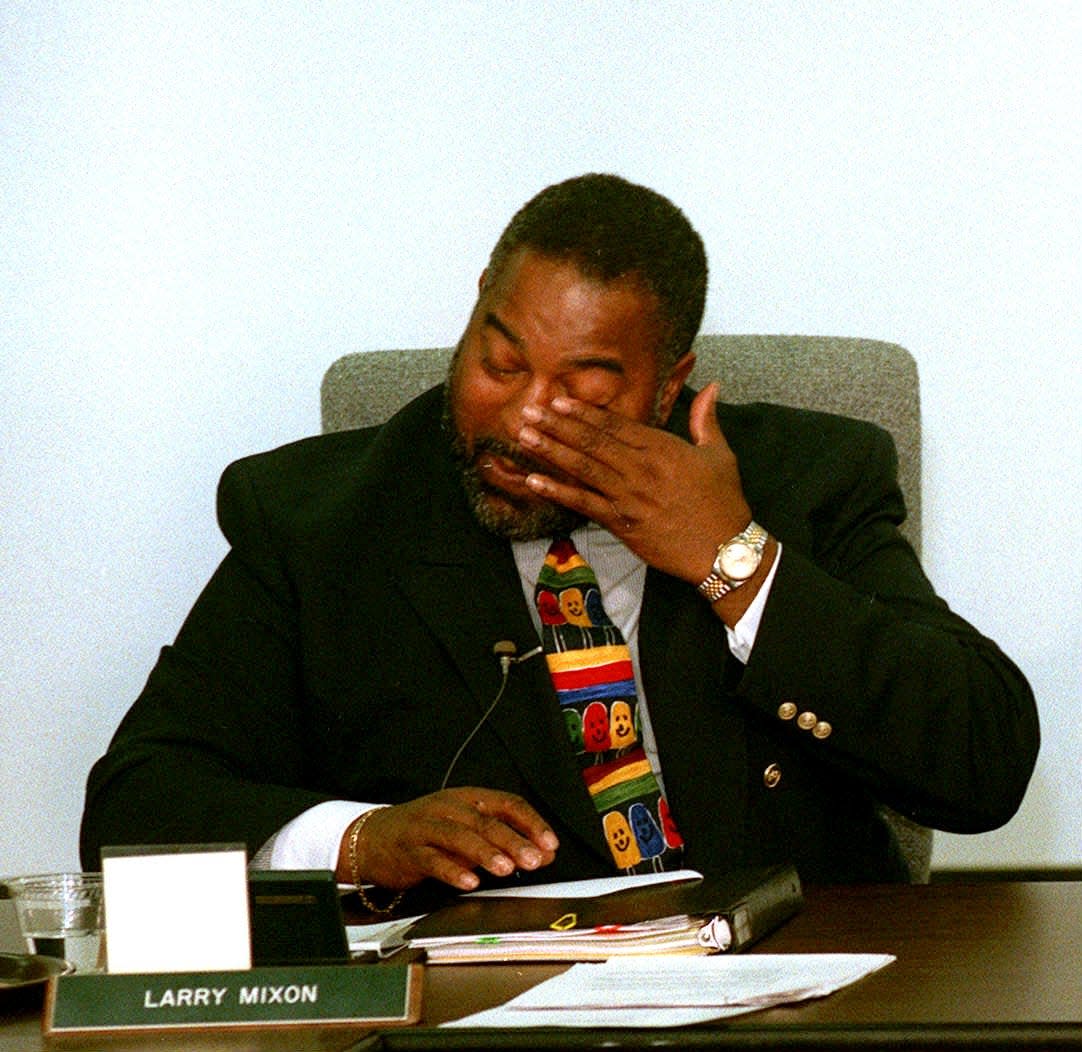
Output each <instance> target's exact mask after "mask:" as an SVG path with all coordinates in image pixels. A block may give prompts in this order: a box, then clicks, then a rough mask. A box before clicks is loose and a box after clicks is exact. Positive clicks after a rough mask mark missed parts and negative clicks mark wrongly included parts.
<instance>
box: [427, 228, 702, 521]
mask: <svg viewBox="0 0 1082 1052" xmlns="http://www.w3.org/2000/svg"><path fill="white" fill-rule="evenodd" d="M662 335H663V329H662V325H661V322H660V320H659V318H658V311H657V307H656V299H655V297H654V296H653V294H652V293H650V292H649V291H647V290H646V289H644V288H642V287H641V286H640V285H639V284H638V283H636V282H635V281H633V280H627V279H621V280H618V281H615V282H612V283H609V284H599V283H598V282H595V281H593V280H591V279H589V278H586V277H583V275H582V274H580V273H579V270H578V268H577V267H576V266H575V265H574V264H572V263H567V262H562V261H560V260H555V259H550V258H548V257H546V256H542V255H539V254H537V253H535V252H532V251H530V250H528V249H526V250H523V251H522V252H520V253H519V254H517V255H516V256H514V257H512V258H511V260H510V261H509V262H508V264H507V266H506V268H505V270H504V272H503V273H502V274H501V275H497V276H496V277H495V278H494V279H493V280H492V281H491V282H489V283H488V284H487V285H486V284H485V283H484V282H482V291H481V294H480V296H479V297H478V301H477V305H476V307H474V310H473V314H472V316H471V317H470V321H469V325H468V326H467V328H466V332H465V334H464V335H463V337H462V340H461V342H460V343H459V345H458V349H457V351H456V353H455V357H454V361H453V363H452V366H451V372H450V377H449V382H448V417H449V420H450V422H451V425H452V429H453V441H454V451H455V454H456V456H457V457H458V459H459V460H460V462H461V464H462V468H463V480H464V483H465V486H466V491H467V495H468V496H469V499H470V504H471V506H472V508H473V511H474V514H475V515H476V516H477V518H478V521H479V522H480V523H481V525H482V526H484V527H485V528H486V529H489V530H492V531H493V532H494V533H497V534H499V535H501V536H505V537H508V538H511V539H512V540H532V539H535V538H539V537H548V536H551V535H552V534H553V533H558V532H562V531H568V530H570V529H572V528H573V527H574V526H577V525H579V523H580V521H581V520H580V518H579V516H578V515H577V514H576V513H574V512H571V511H569V510H568V509H567V508H564V507H562V506H561V505H557V504H553V503H551V502H550V501H546V500H542V499H541V498H539V497H537V496H536V495H535V494H534V493H533V492H532V491H531V490H529V489H527V487H526V483H525V480H526V476H527V475H528V474H529V473H530V472H531V471H540V472H545V473H548V474H553V473H554V472H553V469H552V468H551V467H550V466H547V465H545V464H544V463H542V462H540V461H538V460H537V459H536V458H535V457H533V456H532V455H530V454H529V453H527V451H526V450H524V449H522V448H521V447H520V446H519V444H518V432H519V428H520V427H521V426H522V424H523V420H522V409H523V407H524V406H527V405H531V404H533V405H538V406H547V405H548V404H549V403H550V402H551V401H552V399H553V398H554V397H555V396H556V395H558V394H564V395H569V396H571V397H572V398H576V399H579V400H580V401H583V402H589V403H591V404H593V405H597V406H603V407H605V408H608V409H611V410H612V411H613V412H616V413H620V414H621V415H623V416H626V417H629V418H631V419H633V420H638V421H642V422H650V423H657V424H660V423H663V422H664V421H665V420H667V419H668V415H669V412H670V410H671V409H672V404H673V402H674V401H675V398H676V395H677V393H678V391H679V389H680V385H681V383H682V381H683V376H684V375H685V373H686V370H682V369H679V368H678V369H676V370H674V371H673V373H672V374H671V375H670V376H669V377H668V378H663V377H662V375H661V371H660V369H659V365H658V361H657V356H656V353H655V350H656V348H657V347H658V345H659V342H660V340H661V338H662ZM663 380H664V382H662V381H663Z"/></svg>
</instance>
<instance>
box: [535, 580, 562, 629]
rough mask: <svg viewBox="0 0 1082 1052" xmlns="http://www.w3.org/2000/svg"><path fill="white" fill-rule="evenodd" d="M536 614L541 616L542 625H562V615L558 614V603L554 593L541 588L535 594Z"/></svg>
mask: <svg viewBox="0 0 1082 1052" xmlns="http://www.w3.org/2000/svg"><path fill="white" fill-rule="evenodd" d="M537 612H538V613H539V614H540V615H541V623H542V624H543V625H562V624H563V623H564V615H563V614H561V613H560V601H559V600H558V599H557V598H556V593H555V592H550V591H549V590H548V589H547V588H542V589H541V590H540V591H538V593H537Z"/></svg>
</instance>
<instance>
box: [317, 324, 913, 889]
mask: <svg viewBox="0 0 1082 1052" xmlns="http://www.w3.org/2000/svg"><path fill="white" fill-rule="evenodd" d="M695 352H696V356H697V361H696V364H695V369H694V371H693V372H692V374H691V380H690V383H691V385H692V386H693V387H703V386H704V385H705V384H706V383H708V382H709V381H710V380H718V381H719V382H720V384H721V398H722V400H724V401H726V402H775V403H779V404H782V405H791V406H797V407H801V408H806V409H818V410H823V411H825V412H830V413H840V414H841V415H843V416H850V417H856V418H858V419H861V420H870V421H872V422H873V423H876V424H878V425H879V426H880V427H883V428H885V429H886V430H887V431H889V432H890V434H891V435H892V436H893V438H894V444H895V446H896V448H897V450H898V481H899V484H900V485H901V488H902V493H903V495H904V496H905V501H906V507H907V509H908V516H907V518H906V521H905V523H903V525H902V532H903V533H904V534H905V536H906V539H907V540H908V541H909V542H910V543H911V544H912V545H913V547H914V549H915V550H916V552H917V554H918V555H919V554H920V542H921V432H920V386H919V381H918V377H917V366H916V362H915V361H914V360H913V357H912V355H910V353H909V352H908V351H907V350H905V348H903V347H899V346H898V345H897V344H893V343H884V342H882V341H879V340H864V339H856V338H849V337H835V336H760V335H745V336H716V335H703V336H699V337H698V338H697V339H696V341H695ZM451 353H452V348H450V347H440V348H430V349H423V350H390V351H367V352H366V351H358V352H354V353H351V354H346V355H344V356H343V357H341V358H339V359H338V360H337V361H336V362H334V363H333V364H332V365H331V366H330V368H328V370H327V372H326V374H325V376H324V378H323V384H322V387H321V391H320V401H321V411H322V424H323V430H324V431H325V432H327V431H341V430H344V429H346V428H356V427H368V426H371V425H375V424H381V423H383V421H384V420H386V419H387V418H388V417H389V416H391V414H392V413H394V412H395V411H397V410H398V409H400V408H401V407H402V406H403V405H405V404H406V403H407V402H408V401H409V400H410V399H412V398H414V397H415V396H416V395H419V394H420V393H421V392H422V391H425V390H427V389H428V388H430V387H432V386H433V385H435V384H438V383H440V382H441V381H442V380H443V379H444V377H445V376H446V373H447V365H448V363H449V362H450V359H451ZM886 814H887V817H888V819H889V820H890V821H891V823H892V825H893V826H894V828H895V830H896V832H897V833H898V836H899V839H900V841H901V844H902V848H903V851H904V852H905V854H906V857H907V859H908V861H909V866H910V876H911V879H912V880H914V881H918V882H923V881H927V880H928V877H929V872H930V869H931V848H932V835H931V832H930V830H927V829H925V828H924V827H923V826H918V825H915V824H914V823H912V822H910V821H909V820H908V819H905V818H902V817H901V816H900V815H896V814H895V813H894V812H892V811H888V812H886Z"/></svg>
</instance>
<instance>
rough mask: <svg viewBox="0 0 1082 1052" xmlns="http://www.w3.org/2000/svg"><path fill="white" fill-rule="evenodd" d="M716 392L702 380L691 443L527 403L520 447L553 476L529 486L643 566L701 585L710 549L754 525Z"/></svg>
mask: <svg viewBox="0 0 1082 1052" xmlns="http://www.w3.org/2000/svg"><path fill="white" fill-rule="evenodd" d="M717 394H718V386H717V384H715V383H712V384H709V385H708V386H707V387H705V388H703V390H702V391H700V392H699V394H698V395H697V396H696V398H695V401H694V402H693V403H692V405H691V415H690V434H691V439H692V441H691V442H690V443H688V442H685V441H684V440H683V439H680V438H678V437H677V436H676V435H672V434H669V433H668V432H667V431H662V430H661V429H660V428H657V427H652V426H650V425H648V424H644V423H640V422H637V421H634V420H630V419H628V418H627V417H624V416H620V415H619V414H617V413H613V412H611V411H610V410H607V409H602V408H599V407H598V406H593V405H588V404H587V403H585V402H580V401H577V400H575V399H573V398H567V397H563V396H561V397H557V398H554V399H553V400H552V403H551V405H549V406H547V407H540V406H536V405H529V406H527V407H526V408H524V409H523V413H522V415H523V420H524V425H523V427H522V428H521V430H520V431H519V436H518V437H519V441H520V442H521V444H522V445H523V446H524V447H525V448H526V449H528V450H529V451H530V452H531V453H533V454H535V455H536V456H538V457H540V458H541V459H543V460H545V461H546V462H548V463H549V464H551V465H552V466H553V469H554V471H553V474H551V475H547V474H540V473H534V474H531V475H530V476H528V477H527V479H526V484H527V485H528V486H529V487H530V488H531V489H532V490H533V491H534V492H535V493H537V494H539V495H540V496H543V497H545V498H547V499H548V500H552V501H555V502H556V503H558V504H563V505H565V506H567V507H569V508H572V509H573V510H575V511H577V512H580V513H581V514H582V515H585V516H586V517H587V518H589V519H592V520H593V521H594V522H597V523H599V524H600V525H602V526H604V527H605V528H606V529H607V530H609V531H610V532H611V533H613V534H614V535H615V536H617V537H619V538H620V539H621V540H622V541H623V542H624V543H625V544H626V545H627V546H628V547H629V548H630V549H631V550H632V551H634V552H635V553H636V554H637V555H638V556H639V557H640V558H641V559H643V560H644V561H645V562H647V563H648V564H649V565H651V566H654V567H656V568H657V569H659V570H663V571H664V572H666V573H668V574H671V575H673V576H675V577H680V578H682V579H684V580H685V581H688V582H690V583H692V584H698V583H699V582H700V581H701V580H702V579H703V578H704V577H705V576H706V575H707V573H708V572H709V570H710V566H711V564H712V563H713V561H714V556H715V555H716V553H717V546H718V545H719V544H720V543H721V542H722V541H725V540H727V539H728V538H729V537H732V536H733V535H734V534H736V533H739V532H740V530H742V529H744V527H745V526H747V524H748V522H749V521H750V519H751V508H750V507H749V506H748V502H747V500H745V498H744V490H743V487H742V485H741V482H740V470H739V465H738V464H737V461H736V456H735V455H734V453H733V451H732V450H731V449H730V448H729V444H728V442H726V441H725V436H724V435H723V434H722V432H721V428H720V427H719V426H718V422H717V416H716V414H715V412H714V405H715V403H716V401H717Z"/></svg>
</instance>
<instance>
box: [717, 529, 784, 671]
mask: <svg viewBox="0 0 1082 1052" xmlns="http://www.w3.org/2000/svg"><path fill="white" fill-rule="evenodd" d="M780 562H781V541H779V542H778V553H777V555H776V556H775V557H774V565H773V566H771V567H770V572H769V573H768V574H767V575H766V580H765V581H764V582H763V586H762V587H761V588H760V589H759V592H758V594H757V595H756V596H755V598H754V599H753V600H752V601H751V605H750V606H749V607H748V608H747V610H745V611H744V615H743V617H741V618H740V620H739V621H737V623H736V624H735V625H734V626H733V627H732V628H730V627H729V626H728V625H726V626H725V634H726V635H727V636H728V637H729V650H730V651H731V652H732V655H733V657H735V658H736V659H737V661H739V662H740V663H741V664H743V665H746V664H747V663H748V659H749V658H750V657H751V651H752V647H754V646H755V637H756V636H757V635H758V634H759V622H760V621H762V619H763V608H764V607H765V606H766V600H767V597H768V596H769V595H770V588H771V586H772V585H773V584H774V575H775V574H776V573H777V572H778V563H780Z"/></svg>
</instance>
